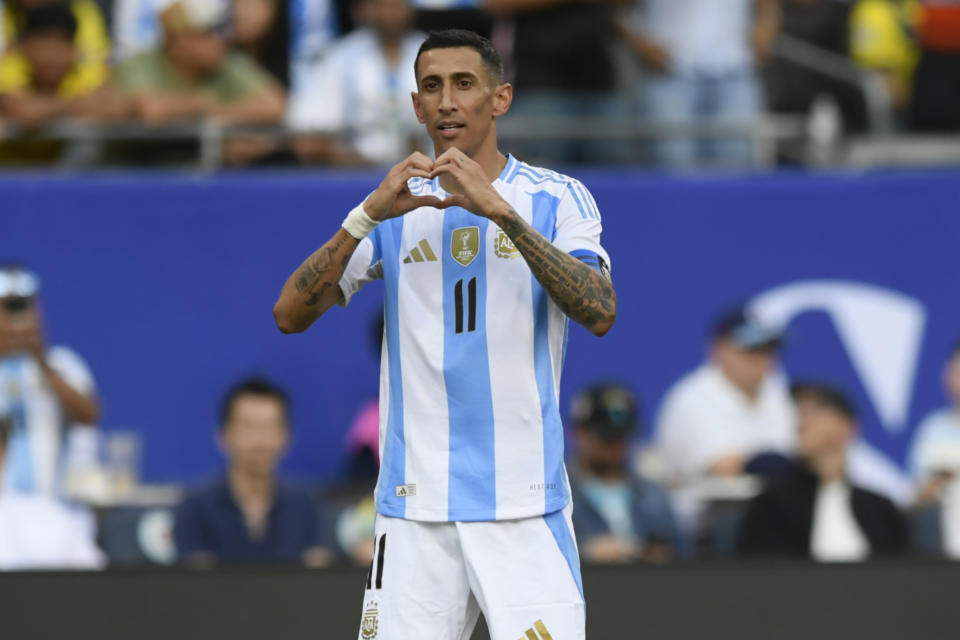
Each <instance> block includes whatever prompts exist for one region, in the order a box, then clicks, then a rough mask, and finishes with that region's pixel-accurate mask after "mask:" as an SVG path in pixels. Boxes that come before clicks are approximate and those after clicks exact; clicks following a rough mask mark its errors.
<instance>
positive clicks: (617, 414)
mask: <svg viewBox="0 0 960 640" xmlns="http://www.w3.org/2000/svg"><path fill="white" fill-rule="evenodd" d="M572 407H573V408H572V410H571V412H570V413H571V419H572V421H573V425H574V433H575V436H576V440H577V452H578V455H577V460H576V463H575V466H574V468H573V469H572V470H571V474H570V482H571V488H572V490H573V497H574V500H575V501H576V503H577V508H576V510H575V511H574V514H573V528H574V530H575V531H576V533H577V541H578V542H579V546H580V548H581V555H582V556H583V557H584V558H585V559H587V560H589V561H591V562H614V563H616V562H630V561H633V560H647V561H650V562H663V561H666V560H669V559H671V558H672V557H676V555H677V554H678V553H682V552H683V543H682V540H681V536H680V530H679V529H678V527H677V523H676V520H675V519H674V517H673V509H672V508H671V507H670V500H669V498H668V497H667V494H666V493H665V492H664V491H663V489H661V488H660V487H659V486H657V485H656V484H655V483H653V482H651V481H649V480H646V479H645V478H642V477H640V476H637V475H634V474H633V473H632V472H631V471H630V469H629V464H630V443H631V440H632V439H633V437H634V435H635V433H636V430H637V423H638V421H639V419H640V418H639V412H638V410H637V404H636V400H635V399H634V397H633V394H632V393H630V391H628V390H627V389H625V388H623V387H620V386H617V385H599V386H595V387H591V388H589V389H585V390H584V391H582V392H580V393H579V394H577V396H576V397H575V398H574V400H573V405H572Z"/></svg>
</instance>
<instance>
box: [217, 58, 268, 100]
mask: <svg viewBox="0 0 960 640" xmlns="http://www.w3.org/2000/svg"><path fill="white" fill-rule="evenodd" d="M272 82H273V78H272V77H271V76H270V74H269V73H267V71H266V70H264V69H263V68H262V67H261V66H260V65H258V64H257V63H256V62H254V61H253V59H252V58H249V57H247V56H246V55H243V54H241V53H233V54H231V55H230V57H229V58H228V60H227V64H226V68H225V69H224V74H223V76H222V78H221V81H220V82H218V83H217V99H218V100H220V101H221V102H225V103H226V102H236V101H238V100H243V99H244V98H248V97H250V96H252V95H253V94H255V93H257V92H259V91H261V90H263V89H264V88H266V87H268V86H269V85H270V84H271V83H272Z"/></svg>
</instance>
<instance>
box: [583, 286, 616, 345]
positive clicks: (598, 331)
mask: <svg viewBox="0 0 960 640" xmlns="http://www.w3.org/2000/svg"><path fill="white" fill-rule="evenodd" d="M605 307H606V308H605V309H604V313H603V315H602V316H601V317H600V319H598V320H597V321H596V322H594V323H593V324H592V325H590V326H589V327H587V328H588V329H589V330H590V333H592V334H593V335H595V336H597V337H598V338H602V337H603V336H605V335H607V332H608V331H610V329H611V328H612V327H613V323H614V322H616V320H617V297H616V294H614V295H613V297H612V298H611V299H610V302H609V305H605Z"/></svg>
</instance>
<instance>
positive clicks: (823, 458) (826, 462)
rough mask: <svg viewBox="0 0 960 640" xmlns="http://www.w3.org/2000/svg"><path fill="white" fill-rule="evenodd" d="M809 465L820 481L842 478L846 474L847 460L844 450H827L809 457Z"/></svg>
mask: <svg viewBox="0 0 960 640" xmlns="http://www.w3.org/2000/svg"><path fill="white" fill-rule="evenodd" d="M807 466H808V467H809V468H810V471H812V472H813V473H814V475H816V476H817V477H818V478H820V482H822V483H825V482H833V481H835V480H842V479H843V478H844V477H845V476H846V469H847V462H846V456H845V455H844V451H843V450H842V449H841V450H839V451H825V452H823V453H820V454H817V455H812V456H810V457H808V458H807Z"/></svg>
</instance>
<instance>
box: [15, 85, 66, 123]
mask: <svg viewBox="0 0 960 640" xmlns="http://www.w3.org/2000/svg"><path fill="white" fill-rule="evenodd" d="M67 107H68V103H67V102H65V101H63V100H60V99H59V98H57V97H56V96H48V95H42V94H38V93H34V92H24V93H8V94H5V95H2V96H0V113H3V114H4V115H6V116H8V117H9V118H10V119H11V120H13V121H14V122H16V123H17V124H19V125H20V126H23V127H38V126H40V125H43V124H46V123H47V122H49V121H51V120H54V119H56V118H60V117H62V116H64V115H66V114H67Z"/></svg>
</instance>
